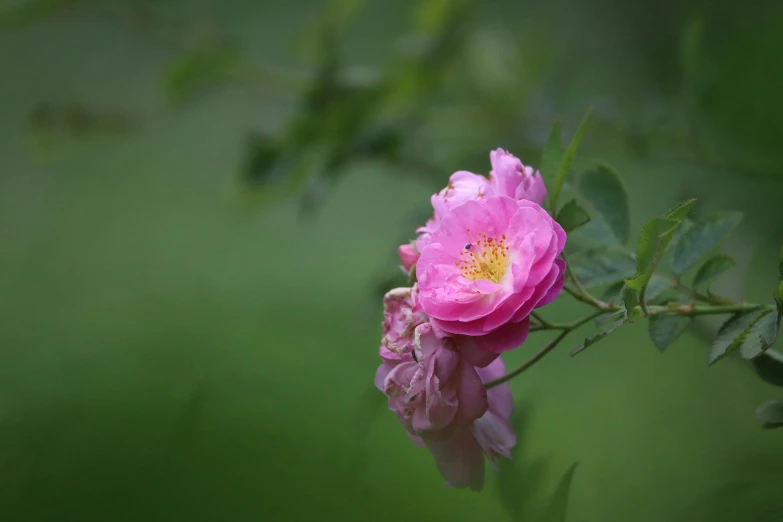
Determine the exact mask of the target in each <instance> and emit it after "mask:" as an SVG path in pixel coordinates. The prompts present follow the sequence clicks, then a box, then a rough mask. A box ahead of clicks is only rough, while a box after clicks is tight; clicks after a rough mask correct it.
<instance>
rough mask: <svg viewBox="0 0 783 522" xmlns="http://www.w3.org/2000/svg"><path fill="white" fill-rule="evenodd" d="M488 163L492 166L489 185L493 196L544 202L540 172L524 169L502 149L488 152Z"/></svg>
mask: <svg viewBox="0 0 783 522" xmlns="http://www.w3.org/2000/svg"><path fill="white" fill-rule="evenodd" d="M489 161H490V163H491V164H492V170H491V171H490V173H489V184H490V186H491V187H492V191H493V192H494V194H495V195H498V196H508V197H510V198H514V199H519V200H521V199H526V200H528V201H532V202H533V203H538V204H541V203H543V202H544V200H545V199H546V186H545V185H544V179H543V178H542V177H541V173H540V172H538V171H535V172H534V171H533V167H526V166H525V165H523V164H522V162H521V161H520V160H519V158H517V157H516V156H514V155H513V154H511V153H510V152H508V151H505V150H503V149H497V150H493V151H492V152H490V153H489Z"/></svg>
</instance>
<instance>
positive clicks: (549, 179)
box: [538, 121, 563, 185]
mask: <svg viewBox="0 0 783 522" xmlns="http://www.w3.org/2000/svg"><path fill="white" fill-rule="evenodd" d="M562 133H563V125H562V124H561V123H560V122H559V121H556V122H555V123H554V125H553V126H552V130H551V131H550V133H549V140H548V141H547V144H546V148H545V149H544V152H543V154H542V155H541V167H540V168H539V169H538V170H539V171H540V172H541V177H543V178H544V181H545V182H546V184H547V185H551V184H553V183H554V182H555V178H556V177H557V169H558V167H560V162H561V161H563V145H562V144H561V142H560V136H561V135H562Z"/></svg>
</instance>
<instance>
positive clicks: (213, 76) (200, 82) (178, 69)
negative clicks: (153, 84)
mask: <svg viewBox="0 0 783 522" xmlns="http://www.w3.org/2000/svg"><path fill="white" fill-rule="evenodd" d="M239 57H240V53H239V49H237V48H235V47H223V48H217V49H199V50H193V51H190V52H187V53H185V54H184V55H182V56H180V57H179V58H177V59H176V60H174V61H173V62H172V63H171V64H170V65H169V66H168V68H167V69H166V70H165V72H164V76H163V85H164V89H165V92H166V96H167V97H168V98H169V100H170V101H171V102H173V103H181V102H185V101H188V100H189V99H191V98H193V97H194V96H195V95H196V94H198V93H199V92H200V91H202V90H204V89H206V88H208V87H213V86H214V85H215V84H217V83H219V82H220V81H223V80H225V79H226V78H227V77H228V76H229V75H230V74H231V73H232V72H233V71H234V70H235V68H236V66H237V63H238V62H239Z"/></svg>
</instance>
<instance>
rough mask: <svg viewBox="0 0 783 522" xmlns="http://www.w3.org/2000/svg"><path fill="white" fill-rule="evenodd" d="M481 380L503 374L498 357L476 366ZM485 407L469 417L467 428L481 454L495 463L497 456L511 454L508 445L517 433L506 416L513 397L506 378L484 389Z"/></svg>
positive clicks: (502, 366)
mask: <svg viewBox="0 0 783 522" xmlns="http://www.w3.org/2000/svg"><path fill="white" fill-rule="evenodd" d="M476 371H477V372H478V374H479V377H481V382H482V383H485V384H486V383H487V382H489V381H493V380H495V379H498V378H500V377H503V376H504V375H505V374H506V365H505V364H503V359H501V358H500V357H498V358H497V359H495V360H494V361H493V362H492V363H491V364H490V365H489V366H486V367H484V368H476ZM487 405H488V406H487V411H486V413H484V415H482V416H481V417H480V418H478V419H476V420H475V421H473V424H472V426H471V430H472V432H473V436H474V437H475V438H476V442H478V444H479V446H481V449H482V450H483V451H484V455H486V456H487V459H489V461H490V462H491V463H492V466H493V467H496V465H495V458H496V457H498V456H501V457H505V458H507V459H510V458H511V449H512V448H513V447H514V446H516V443H517V434H516V432H515V431H514V426H512V425H511V423H510V422H509V420H510V419H511V414H512V413H513V411H514V398H513V397H512V395H511V388H510V387H509V385H508V382H504V383H503V384H499V385H497V386H493V387H492V388H490V389H488V390H487Z"/></svg>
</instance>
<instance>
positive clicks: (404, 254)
mask: <svg viewBox="0 0 783 522" xmlns="http://www.w3.org/2000/svg"><path fill="white" fill-rule="evenodd" d="M397 254H398V255H399V256H400V262H401V263H402V269H403V270H405V271H406V272H408V273H410V271H411V269H412V268H413V267H414V266H415V265H416V261H418V260H419V256H420V255H421V254H419V251H418V250H417V249H416V246H415V245H413V244H412V243H406V244H404V245H400V246H399V247H397Z"/></svg>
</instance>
